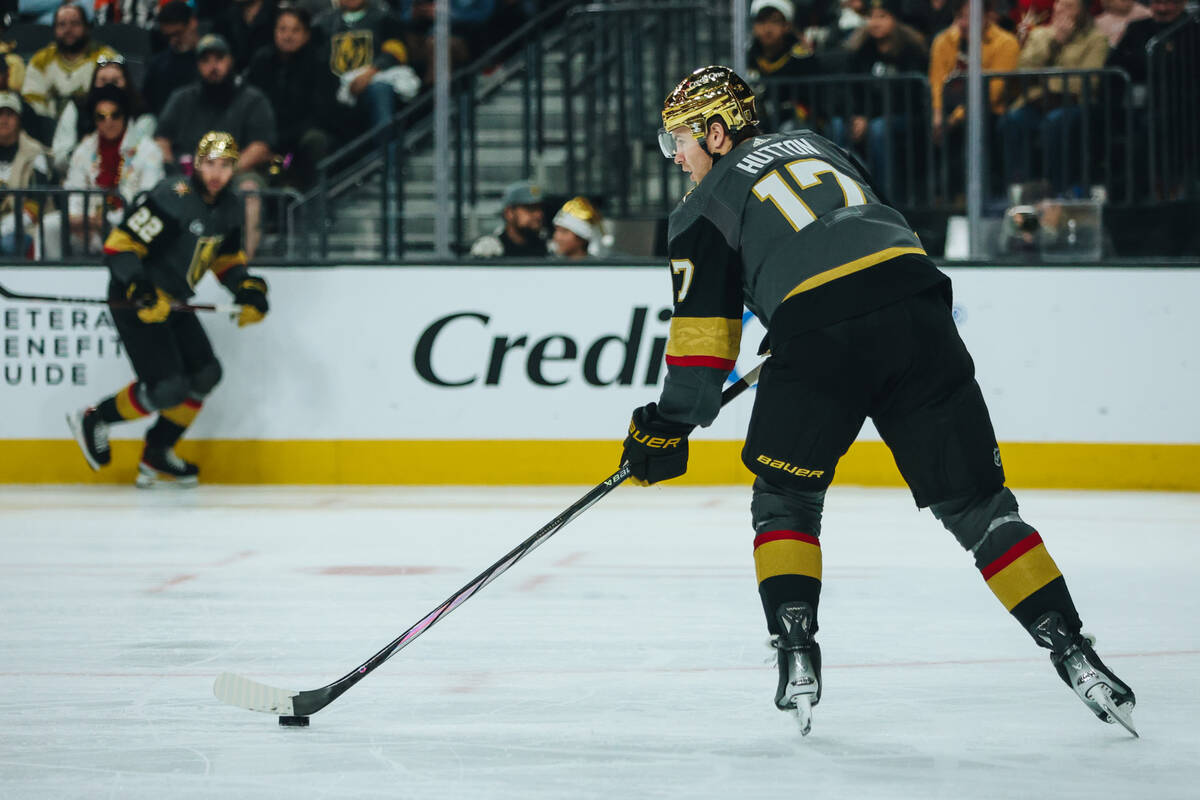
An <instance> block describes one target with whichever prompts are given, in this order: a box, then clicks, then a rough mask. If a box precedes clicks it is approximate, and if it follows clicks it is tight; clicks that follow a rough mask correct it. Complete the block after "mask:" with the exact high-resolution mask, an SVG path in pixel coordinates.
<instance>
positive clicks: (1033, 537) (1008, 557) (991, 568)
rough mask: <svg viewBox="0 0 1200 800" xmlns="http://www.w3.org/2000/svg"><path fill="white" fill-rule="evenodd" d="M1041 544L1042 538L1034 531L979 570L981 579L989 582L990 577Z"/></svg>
mask: <svg viewBox="0 0 1200 800" xmlns="http://www.w3.org/2000/svg"><path fill="white" fill-rule="evenodd" d="M1041 543H1042V537H1041V536H1038V532H1037V531H1034V532H1033V533H1031V534H1029V535H1028V536H1026V537H1025V538H1024V539H1022V540H1021V541H1019V542H1017V543H1016V544H1014V545H1013V546H1012V547H1010V548H1008V552H1007V553H1005V554H1004V555H1002V556H1000V557H999V558H997V559H996V560H995V561H993V562H992V563H990V564H988V565H987V566H986V567H984V568H983V569H981V570H979V571H980V572H981V573H983V579H984V580H985V581H986V580H990V579H991V577H992V576H993V575H995V574H996V573H997V572H999V571H1000V570H1002V569H1004V568H1005V567H1007V566H1008V565H1009V564H1011V563H1013V562H1014V561H1016V560H1017V559H1018V558H1020V557H1021V556H1023V555H1025V554H1026V553H1028V552H1029V551H1030V550H1032V549H1033V548H1035V547H1037V546H1038V545H1039V544H1041Z"/></svg>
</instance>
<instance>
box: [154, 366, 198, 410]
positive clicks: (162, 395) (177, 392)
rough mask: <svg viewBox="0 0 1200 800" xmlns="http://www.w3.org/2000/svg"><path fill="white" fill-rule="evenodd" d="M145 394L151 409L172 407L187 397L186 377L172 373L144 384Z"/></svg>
mask: <svg viewBox="0 0 1200 800" xmlns="http://www.w3.org/2000/svg"><path fill="white" fill-rule="evenodd" d="M145 396H146V400H147V402H149V404H150V406H151V407H150V409H149V410H151V411H161V410H162V409H164V408H173V407H174V406H177V405H179V404H180V403H182V402H183V401H184V400H186V399H187V396H188V379H187V378H185V377H184V376H182V375H172V376H171V377H169V378H164V379H162V380H161V381H157V382H155V383H150V384H146V392H145Z"/></svg>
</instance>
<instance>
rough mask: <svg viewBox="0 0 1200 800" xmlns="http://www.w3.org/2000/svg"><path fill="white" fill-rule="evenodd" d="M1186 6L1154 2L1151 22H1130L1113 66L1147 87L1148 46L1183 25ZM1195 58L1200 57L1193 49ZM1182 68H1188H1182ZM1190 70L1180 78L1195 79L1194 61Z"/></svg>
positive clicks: (1170, 0)
mask: <svg viewBox="0 0 1200 800" xmlns="http://www.w3.org/2000/svg"><path fill="white" fill-rule="evenodd" d="M1184 6H1185V4H1184V0H1150V18H1149V19H1141V20H1137V21H1135V22H1130V23H1129V25H1127V26H1126V28H1125V33H1124V35H1123V36H1122V37H1121V41H1119V42H1118V43H1117V46H1116V49H1114V50H1113V51H1112V53H1110V54H1109V56H1108V64H1109V66H1113V67H1120V68H1121V69H1123V70H1125V71H1126V72H1128V73H1129V77H1130V78H1131V79H1132V80H1133V82H1134V83H1135V84H1144V83H1145V82H1146V79H1147V72H1148V67H1147V61H1146V45H1148V44H1150V40H1151V39H1153V38H1154V37H1155V36H1157V35H1158V34H1160V33H1162V32H1163V31H1165V30H1166V29H1167V28H1169V27H1171V26H1172V25H1174V24H1175V23H1176V22H1178V21H1179V19H1180V18H1181V17H1182V16H1183V11H1184ZM1191 54H1192V57H1193V59H1194V58H1195V57H1196V55H1197V53H1196V49H1195V48H1192V49H1191ZM1185 55H1186V54H1184V53H1175V54H1174V56H1175V57H1176V58H1177V59H1180V58H1183V57H1185ZM1180 66H1181V67H1183V66H1184V65H1183V64H1180ZM1186 69H1187V70H1190V71H1184V72H1180V73H1178V74H1180V75H1189V74H1190V75H1191V76H1192V77H1193V78H1195V76H1196V74H1197V67H1196V66H1194V61H1193V63H1192V64H1188V65H1187V66H1186Z"/></svg>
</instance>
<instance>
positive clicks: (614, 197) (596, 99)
mask: <svg viewBox="0 0 1200 800" xmlns="http://www.w3.org/2000/svg"><path fill="white" fill-rule="evenodd" d="M719 8H720V7H719V6H717V5H714V4H713V3H711V2H701V1H699V0H697V1H694V2H688V1H687V0H677V1H675V0H668V1H667V2H656V3H645V2H641V3H606V4H592V5H587V6H581V7H579V8H575V9H572V10H571V13H570V14H569V15H568V17H567V22H566V29H565V35H564V38H563V48H564V52H563V58H562V86H563V103H564V118H565V124H564V131H563V133H564V143H565V147H566V184H567V185H566V187H565V188H566V190H567V194H568V195H576V194H587V195H593V196H600V197H603V198H604V199H605V200H606V201H607V205H608V208H609V211H610V213H612V214H616V215H619V216H625V217H627V216H630V215H631V214H646V213H659V214H663V213H666V212H667V211H669V210H670V209H671V207H672V206H674V204H675V203H676V202H678V200H679V197H680V196H681V195H682V193H683V189H684V186H683V180H682V179H681V178H680V177H679V171H678V169H677V168H676V167H675V166H674V165H672V164H671V163H670V162H669V161H667V160H666V159H663V158H662V156H661V154H660V153H659V152H658V145H657V138H656V133H657V131H658V129H659V128H660V127H661V126H662V118H661V115H660V114H661V111H662V99H663V97H665V96H666V94H667V92H669V91H670V89H671V88H672V87H673V86H674V85H675V84H676V83H677V82H678V81H679V80H680V79H681V78H682V77H683V76H685V75H687V74H688V73H689V72H691V71H692V70H693V69H695V68H696V67H698V66H702V65H704V64H711V63H722V62H724V61H725V60H726V57H725V50H726V44H725V42H724V40H723V38H722V34H723V30H722V27H721V24H720V23H721V22H722V21H723V20H725V16H724V15H722V13H721V12H720V11H719ZM724 12H725V14H726V15H727V12H728V5H727V4H726V5H725V6H724ZM666 31H669V32H670V35H665V34H664V32H666Z"/></svg>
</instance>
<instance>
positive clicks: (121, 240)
mask: <svg viewBox="0 0 1200 800" xmlns="http://www.w3.org/2000/svg"><path fill="white" fill-rule="evenodd" d="M104 252H105V253H108V254H110V255H111V254H113V253H133V254H134V255H136V256H137V257H138V258H145V257H146V254H147V253H148V252H150V249H149V248H148V247H146V245H144V244H142V243H141V242H139V241H138V240H137V239H134V238H133V237H132V236H130V235H129V234H128V233H126V232H125V231H123V230H121V229H120V228H113V229H112V232H111V233H109V234H108V238H107V239H105V240H104Z"/></svg>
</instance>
